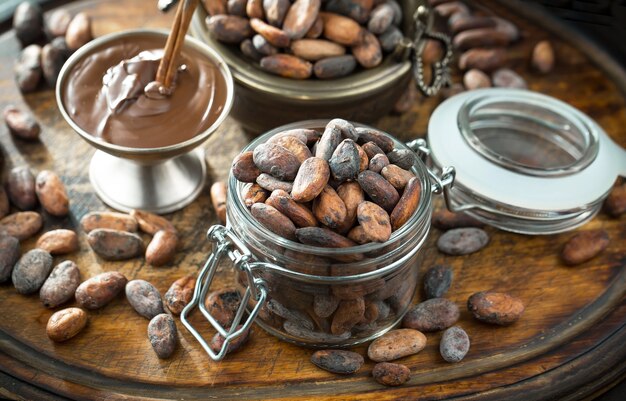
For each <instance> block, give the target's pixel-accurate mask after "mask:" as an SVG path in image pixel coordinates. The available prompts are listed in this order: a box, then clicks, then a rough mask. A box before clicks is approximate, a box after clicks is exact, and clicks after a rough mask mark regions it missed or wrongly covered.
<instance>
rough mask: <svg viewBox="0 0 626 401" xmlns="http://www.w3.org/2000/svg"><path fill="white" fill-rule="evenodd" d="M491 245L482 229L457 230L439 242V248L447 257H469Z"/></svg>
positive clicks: (453, 230) (448, 232)
mask: <svg viewBox="0 0 626 401" xmlns="http://www.w3.org/2000/svg"><path fill="white" fill-rule="evenodd" d="M488 243H489V235H488V234H487V233H486V232H485V231H484V230H481V229H480V228H455V229H452V230H449V231H446V232H445V233H444V234H443V235H442V236H441V237H439V239H438V240H437V248H438V249H439V250H440V251H441V252H443V253H445V254H447V255H453V256H458V255H468V254H470V253H474V252H478V251H479V250H481V249H482V248H484V247H485V246H486V245H487V244H488Z"/></svg>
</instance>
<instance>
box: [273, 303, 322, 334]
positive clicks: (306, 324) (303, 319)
mask: <svg viewBox="0 0 626 401" xmlns="http://www.w3.org/2000/svg"><path fill="white" fill-rule="evenodd" d="M266 305H267V309H269V311H270V312H272V313H274V314H276V315H278V316H280V317H282V318H283V319H286V320H287V321H290V322H292V323H295V324H297V325H299V326H300V327H302V328H305V329H307V330H313V321H312V320H311V319H310V318H309V316H308V315H306V314H304V313H302V312H300V311H297V310H293V309H289V308H286V307H285V306H284V305H282V304H281V303H280V302H278V301H276V300H275V299H270V300H269V301H268V302H267V304H266Z"/></svg>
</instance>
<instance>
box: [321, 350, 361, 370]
mask: <svg viewBox="0 0 626 401" xmlns="http://www.w3.org/2000/svg"><path fill="white" fill-rule="evenodd" d="M311 362H312V363H313V364H314V365H315V366H317V367H318V368H321V369H324V370H327V371H329V372H332V373H338V374H342V375H350V374H352V373H356V372H358V370H359V369H361V366H363V363H364V362H365V360H364V359H363V357H362V356H361V355H359V354H357V353H356V352H352V351H345V350H339V349H332V350H319V351H316V352H314V353H313V355H311Z"/></svg>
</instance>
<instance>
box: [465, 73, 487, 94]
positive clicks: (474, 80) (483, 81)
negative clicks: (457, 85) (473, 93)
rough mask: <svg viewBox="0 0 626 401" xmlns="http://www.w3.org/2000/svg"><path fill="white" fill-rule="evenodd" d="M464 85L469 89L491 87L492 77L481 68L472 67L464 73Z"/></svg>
mask: <svg viewBox="0 0 626 401" xmlns="http://www.w3.org/2000/svg"><path fill="white" fill-rule="evenodd" d="M463 85H465V89H467V90H473V89H479V88H489V87H491V79H490V78H489V76H488V75H487V74H485V73H484V72H482V71H481V70H477V69H476V68H472V69H471V70H468V71H467V72H466V73H465V75H463Z"/></svg>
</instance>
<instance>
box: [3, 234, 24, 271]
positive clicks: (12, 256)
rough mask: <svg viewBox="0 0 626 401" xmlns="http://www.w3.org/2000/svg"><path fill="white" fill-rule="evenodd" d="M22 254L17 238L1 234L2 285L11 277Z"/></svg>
mask: <svg viewBox="0 0 626 401" xmlns="http://www.w3.org/2000/svg"><path fill="white" fill-rule="evenodd" d="M20 253H21V252H20V241H19V240H18V239H17V238H15V237H12V236H10V235H7V234H1V233H0V283H4V282H5V281H7V280H8V279H9V278H10V277H11V273H12V272H13V267H14V266H15V263H17V261H18V260H19V258H20Z"/></svg>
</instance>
